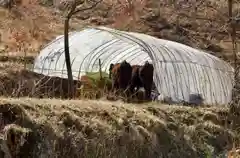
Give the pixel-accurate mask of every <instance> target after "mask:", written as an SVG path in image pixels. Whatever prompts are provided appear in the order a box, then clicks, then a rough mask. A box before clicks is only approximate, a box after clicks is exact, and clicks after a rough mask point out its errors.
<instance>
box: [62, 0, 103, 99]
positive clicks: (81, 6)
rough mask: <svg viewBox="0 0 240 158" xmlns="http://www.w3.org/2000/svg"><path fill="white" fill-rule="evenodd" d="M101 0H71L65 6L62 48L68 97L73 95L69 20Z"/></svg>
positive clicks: (93, 6)
mask: <svg viewBox="0 0 240 158" xmlns="http://www.w3.org/2000/svg"><path fill="white" fill-rule="evenodd" d="M101 1H102V0H98V1H95V0H83V1H77V0H73V1H72V3H71V4H69V8H66V14H65V22H64V50H65V59H66V66H67V74H68V94H69V98H73V97H74V87H73V85H74V83H73V76H72V68H71V59H70V54H69V37H68V32H69V21H70V19H71V17H72V16H73V15H75V14H78V13H80V12H83V11H86V10H90V9H93V8H95V7H96V6H97V5H98V4H99V3H100V2H101Z"/></svg>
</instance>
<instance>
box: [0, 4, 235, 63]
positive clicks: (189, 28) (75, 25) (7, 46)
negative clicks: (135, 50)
mask: <svg viewBox="0 0 240 158" xmlns="http://www.w3.org/2000/svg"><path fill="white" fill-rule="evenodd" d="M22 1H23V3H22V4H21V5H19V6H18V7H15V8H13V10H12V11H11V12H8V11H6V10H4V9H1V8H0V20H1V21H2V23H1V24H0V34H1V42H0V52H2V53H4V54H5V55H9V54H11V55H25V53H27V54H28V55H32V54H34V55H36V54H37V53H38V51H39V50H40V48H41V47H42V46H43V45H44V44H46V43H47V42H48V41H50V40H52V39H53V38H54V37H56V36H57V35H60V34H63V18H62V16H61V13H59V12H56V10H55V9H53V8H52V7H44V6H41V5H39V1H37V0H31V1H28V0H22ZM198 3H199V5H198V6H197V7H196V9H197V11H195V10H194V8H195V6H196V4H195V3H194V4H193V3H192V2H191V1H189V2H187V3H186V4H185V5H186V6H189V7H188V8H184V7H183V6H180V5H173V4H171V2H167V1H163V0H160V1H156V0H149V1H146V0H128V1H127V2H126V1H122V0H118V1H117V0H110V1H109V0H104V2H103V3H102V4H100V5H99V6H98V7H97V8H94V10H90V11H86V12H84V13H81V14H79V15H77V16H76V18H74V19H73V20H72V22H71V30H72V29H80V28H83V27H84V26H86V25H105V26H109V27H114V28H117V29H121V30H129V31H136V32H143V33H147V34H150V35H153V36H156V37H159V38H165V39H169V40H174V41H178V42H180V43H184V44H187V45H190V46H193V47H198V48H202V49H205V50H211V51H214V52H215V54H214V55H216V56H218V57H222V58H224V59H226V60H231V58H232V56H231V49H232V47H231V45H229V40H230V38H229V34H228V25H227V21H228V14H227V12H228V9H227V2H226V1H217V2H216V1H212V0H206V1H199V2H198ZM239 8H240V3H239V2H238V1H236V2H235V5H234V10H235V11H234V12H235V13H236V14H237V11H238V10H239ZM195 13H196V14H195ZM216 17H218V18H217V19H216ZM3 21H4V22H3ZM239 37H240V36H239Z"/></svg>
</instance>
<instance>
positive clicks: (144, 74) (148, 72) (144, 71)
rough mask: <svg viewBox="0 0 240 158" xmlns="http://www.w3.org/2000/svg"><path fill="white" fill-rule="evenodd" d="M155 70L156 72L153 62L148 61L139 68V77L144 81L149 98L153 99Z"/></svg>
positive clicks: (147, 97)
mask: <svg viewBox="0 0 240 158" xmlns="http://www.w3.org/2000/svg"><path fill="white" fill-rule="evenodd" d="M153 72H154V67H153V64H150V63H149V62H148V61H146V62H145V64H144V65H143V66H142V67H140V68H139V77H140V79H141V81H142V83H143V87H144V89H145V92H146V99H147V100H149V99H151V90H152V84H153Z"/></svg>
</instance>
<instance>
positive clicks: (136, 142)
mask: <svg viewBox="0 0 240 158" xmlns="http://www.w3.org/2000/svg"><path fill="white" fill-rule="evenodd" d="M0 107H1V108H0V112H1V113H2V115H3V116H4V117H3V119H4V120H8V121H5V124H3V126H4V127H5V129H6V126H9V125H11V124H15V126H14V127H16V128H18V129H22V132H20V133H22V134H23V133H24V132H23V131H31V132H30V133H32V134H31V136H32V137H30V136H29V138H26V139H30V138H31V141H33V143H32V144H29V146H28V148H31V150H30V151H32V152H27V154H28V156H29V157H35V156H36V155H37V157H41V156H44V157H45V156H46V157H53V156H56V155H57V156H60V155H61V157H69V156H71V157H104V158H106V157H144V158H146V157H166V156H167V157H174V158H176V157H183V156H184V157H207V156H211V155H212V156H213V155H215V156H216V155H218V156H219V155H220V154H224V152H225V151H227V150H230V149H231V148H232V146H233V143H235V144H237V143H239V140H238V139H239V133H238V132H239V131H237V130H235V129H230V128H229V127H228V125H227V124H225V120H226V119H227V116H226V115H224V114H226V111H227V110H228V109H227V108H217V107H214V108H191V107H182V106H175V105H172V106H168V105H155V103H149V104H145V105H135V104H124V103H122V102H114V103H113V102H108V101H104V100H99V101H90V100H81V101H79V100H56V99H42V100H38V99H30V98H20V99H7V98H1V103H0ZM10 114H11V115H10ZM10 118H11V119H10ZM187 120H190V121H187ZM27 122H28V123H27ZM15 131H16V130H15ZM17 131H19V130H17ZM20 131H21V130H20ZM5 133H6V132H5ZM3 134H4V133H3ZM20 135H21V134H20ZM25 135H26V134H25ZM25 135H24V136H25ZM33 136H36V137H37V138H35V139H33V138H34V137H33ZM22 137H23V136H22ZM25 137H26V136H25ZM16 138H17V137H16ZM8 141H9V140H8V139H6V142H8ZM12 143H14V142H12ZM16 144H17V141H15V145H16ZM18 146H20V147H21V146H24V142H23V143H22V144H20V145H19V144H18ZM8 147H9V148H11V147H12V145H8ZM20 147H18V149H21V148H20ZM9 150H10V149H9ZM22 150H24V149H22ZM17 151H18V150H17ZM25 155H26V153H25ZM215 156H214V157H215Z"/></svg>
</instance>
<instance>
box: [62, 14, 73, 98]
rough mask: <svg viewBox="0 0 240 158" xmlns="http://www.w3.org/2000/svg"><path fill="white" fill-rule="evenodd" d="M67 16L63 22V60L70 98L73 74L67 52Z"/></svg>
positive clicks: (71, 95) (71, 96) (70, 96)
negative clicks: (64, 61)
mask: <svg viewBox="0 0 240 158" xmlns="http://www.w3.org/2000/svg"><path fill="white" fill-rule="evenodd" d="M69 20H70V18H69V17H66V19H65V23H64V51H65V60H66V66H67V74H68V96H69V98H70V99H72V98H73V97H74V87H73V84H74V83H73V76H72V67H71V60H70V54H69V38H68V30H69Z"/></svg>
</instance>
